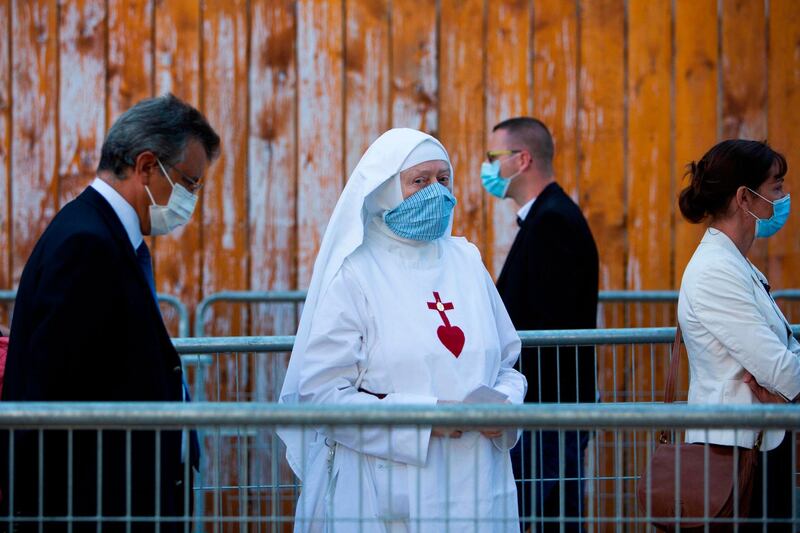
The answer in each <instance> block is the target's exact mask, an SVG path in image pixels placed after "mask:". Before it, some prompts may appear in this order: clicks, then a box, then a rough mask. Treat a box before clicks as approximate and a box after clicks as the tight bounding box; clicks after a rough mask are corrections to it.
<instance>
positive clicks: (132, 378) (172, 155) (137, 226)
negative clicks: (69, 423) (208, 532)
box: [0, 95, 219, 531]
mask: <svg viewBox="0 0 800 533" xmlns="http://www.w3.org/2000/svg"><path fill="white" fill-rule="evenodd" d="M218 151H219V137H218V136H217V134H216V133H215V132H214V130H213V129H212V128H211V126H210V125H209V124H208V122H207V121H206V119H205V118H204V117H203V116H202V114H200V112H199V111H197V110H196V109H194V108H193V107H191V106H190V105H188V104H186V103H184V102H182V101H180V100H179V99H177V98H175V97H174V96H172V95H165V96H162V97H158V98H152V99H148V100H143V101H141V102H139V103H138V104H136V105H135V106H134V107H132V108H131V109H129V110H128V111H126V112H125V113H123V114H122V115H121V116H120V117H119V119H118V120H117V121H116V122H115V123H114V125H113V126H112V127H111V129H110V130H109V132H108V135H107V137H106V139H105V141H104V143H103V148H102V154H101V159H100V163H99V165H98V169H97V178H96V179H95V180H94V182H93V183H92V184H91V185H90V186H89V187H87V188H86V190H84V191H83V192H82V193H81V194H80V195H79V196H78V197H77V198H76V199H75V200H73V201H71V202H69V203H68V204H66V205H65V206H64V207H63V209H61V211H60V212H59V213H58V214H57V215H56V216H55V218H54V219H53V221H52V222H51V223H50V225H49V226H48V227H47V229H46V230H45V232H44V233H43V235H42V236H41V238H40V239H39V241H38V243H37V244H36V246H35V247H34V250H33V252H32V253H31V256H30V258H29V259H28V262H27V264H26V265H25V269H24V270H23V273H22V277H21V279H20V283H19V289H18V291H17V299H16V304H15V308H14V316H13V322H12V324H11V331H12V334H11V338H10V346H9V352H8V360H7V366H6V374H5V386H4V387H3V393H2V399H3V400H4V401H48V402H49V401H56V402H64V401H109V402H131V401H172V402H175V401H182V400H186V399H187V398H186V389H185V381H184V379H183V375H182V369H181V361H180V358H179V356H178V354H177V352H176V351H175V349H174V347H173V346H172V343H171V342H170V338H169V335H168V333H167V330H166V328H165V326H164V322H163V320H162V317H161V312H160V311H159V307H158V303H157V301H156V298H155V285H154V282H153V270H152V263H151V259H150V253H149V250H148V248H147V244H146V243H145V242H144V238H143V236H145V235H163V234H165V233H167V232H169V231H170V230H172V229H174V228H176V227H178V226H179V225H181V224H183V223H186V222H187V221H188V220H189V218H190V217H191V214H192V211H193V209H194V204H195V201H196V199H197V196H196V193H197V191H198V190H199V188H200V186H201V181H202V178H203V176H204V175H205V173H206V169H207V168H208V166H209V165H210V163H211V162H212V161H213V160H214V159H215V158H216V157H217V154H218ZM8 441H9V439H8V433H5V435H0V457H2V458H3V459H2V460H1V461H0V469H1V470H0V488H2V492H3V495H4V498H3V502H2V506H1V508H0V520H2V519H3V518H4V517H6V516H8V513H9V509H8V506H9V500H10V495H11V490H13V509H12V510H11V513H12V514H13V515H14V517H15V522H14V527H15V528H16V530H20V531H27V530H29V529H30V530H37V529H38V526H39V525H40V524H39V522H40V520H38V519H37V518H36V517H37V516H44V517H65V516H71V517H75V518H74V520H75V522H74V524H73V526H72V531H97V530H98V525H99V526H100V527H101V528H102V530H103V531H113V530H123V531H124V530H125V529H126V526H127V525H130V526H131V529H132V530H133V531H152V530H154V528H155V525H154V521H153V517H154V516H160V517H177V518H173V520H172V521H170V520H169V519H163V518H159V520H161V521H162V524H161V531H172V530H176V531H177V530H183V517H185V516H186V514H188V513H189V512H190V510H189V508H188V507H187V505H186V504H187V503H188V502H190V501H191V498H190V496H191V486H190V485H191V483H190V479H191V475H190V474H189V473H190V471H191V469H190V468H189V464H192V465H193V466H194V467H195V468H196V467H197V458H198V454H199V448H198V446H197V441H196V437H195V438H187V437H186V434H185V433H183V434H182V432H180V431H163V432H161V434H160V443H159V442H156V441H157V435H156V434H155V432H153V431H133V432H131V433H129V434H126V432H125V431H113V430H109V431H103V432H96V431H95V432H93V431H83V430H82V431H73V432H72V433H71V434H68V433H67V432H66V431H55V430H49V431H46V432H44V433H43V435H42V436H41V438H40V434H39V433H38V432H37V431H35V430H34V431H22V430H17V431H15V432H14V434H13V460H12V461H11V463H12V464H13V472H10V471H9V468H8V466H9V465H8V459H7V457H9V455H8V454H9V450H8ZM159 450H160V451H159ZM128 458H129V459H128ZM40 461H41V471H40ZM12 475H13V476H12ZM157 476H158V477H157ZM12 477H13V479H12ZM40 480H41V482H40ZM40 512H41V515H40ZM98 515H99V516H102V517H104V518H108V517H116V519H115V520H101V523H100V524H98V523H97V520H96V519H94V520H92V518H89V517H96V516H98ZM126 515H129V516H132V517H133V518H132V520H130V522H129V521H128V520H124V519H120V518H119V517H121V516H126ZM148 517H149V518H148ZM142 519H144V520H142ZM42 522H43V526H44V527H43V528H44V530H45V531H67V525H66V523H65V522H66V521H65V522H59V521H58V520H52V518H50V519H49V520H47V521H42ZM7 528H8V524H7V523H6V524H5V525H4V527H3V528H0V530H5V529H7Z"/></svg>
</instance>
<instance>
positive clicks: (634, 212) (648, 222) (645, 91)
mask: <svg viewBox="0 0 800 533" xmlns="http://www.w3.org/2000/svg"><path fill="white" fill-rule="evenodd" d="M671 18H672V9H671V1H670V0H633V1H632V2H630V3H629V4H628V28H629V30H628V31H629V33H628V47H627V49H628V86H627V93H628V126H627V127H628V157H627V171H626V173H625V174H626V179H627V192H628V194H627V202H628V217H627V234H628V258H627V274H626V276H625V277H626V287H627V288H628V289H630V290H645V289H669V288H670V278H671V267H672V246H671V236H672V215H673V208H674V206H675V203H674V202H673V201H672V197H671V194H672V151H671V150H672V90H671V85H672V68H671V61H672V44H671V35H670V22H671ZM646 311H647V309H645V308H643V307H642V306H637V312H638V313H640V314H641V313H646ZM635 319H636V323H638V324H641V325H642V326H646V325H653V324H651V323H649V322H650V321H649V320H647V319H645V317H644V316H641V317H635Z"/></svg>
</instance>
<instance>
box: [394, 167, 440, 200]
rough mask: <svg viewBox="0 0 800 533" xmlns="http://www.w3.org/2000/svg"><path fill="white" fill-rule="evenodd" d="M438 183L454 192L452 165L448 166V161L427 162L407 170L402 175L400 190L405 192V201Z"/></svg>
mask: <svg viewBox="0 0 800 533" xmlns="http://www.w3.org/2000/svg"><path fill="white" fill-rule="evenodd" d="M436 181H438V182H439V183H441V184H442V185H444V186H445V187H447V188H448V189H450V190H451V191H452V190H453V185H452V184H451V182H450V165H448V164H447V161H425V162H424V163H420V164H418V165H414V166H413V167H411V168H407V169H405V170H404V171H402V172H401V173H400V190H401V191H402V192H403V200H405V199H406V198H408V197H409V196H411V195H412V194H414V193H415V192H417V191H419V190H422V189H424V188H425V187H427V186H428V185H433V183H434V182H436Z"/></svg>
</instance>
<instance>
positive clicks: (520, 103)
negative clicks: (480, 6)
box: [461, 0, 533, 277]
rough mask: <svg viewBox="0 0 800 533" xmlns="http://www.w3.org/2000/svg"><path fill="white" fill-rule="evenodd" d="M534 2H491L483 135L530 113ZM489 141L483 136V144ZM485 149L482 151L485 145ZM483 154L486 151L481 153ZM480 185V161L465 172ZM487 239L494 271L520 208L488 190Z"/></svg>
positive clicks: (513, 231) (489, 263) (486, 258)
mask: <svg viewBox="0 0 800 533" xmlns="http://www.w3.org/2000/svg"><path fill="white" fill-rule="evenodd" d="M531 10H532V6H531V5H530V3H529V2H528V1H527V0H503V1H501V2H489V3H488V4H487V12H486V16H487V21H486V24H487V27H488V28H491V31H489V32H487V34H486V57H487V61H486V82H485V92H486V122H485V136H488V135H489V133H491V131H492V128H493V127H494V126H495V124H497V123H499V122H501V121H503V120H505V119H507V118H511V117H517V116H522V115H528V114H529V113H530V109H531V94H532V90H531V89H532V80H533V70H532V66H531V61H530V55H531V32H530V20H531ZM485 147H486V143H485V137H484V150H485ZM484 150H482V152H483V151H484ZM481 160H483V156H482V155H481ZM461 179H462V180H469V181H470V182H471V183H477V184H478V185H479V186H480V163H478V166H477V167H475V168H473V167H470V168H469V169H467V170H466V172H465V173H463V174H462V175H461ZM482 194H483V196H484V202H485V203H484V205H485V209H486V233H485V237H484V238H485V239H486V242H487V243H490V245H488V246H486V248H485V249H486V250H487V252H485V255H484V258H483V261H484V263H485V264H486V265H487V267H488V268H489V270H490V272H492V273H493V274H494V276H495V277H496V276H498V275H499V274H500V270H501V269H502V267H503V263H505V260H506V255H508V250H509V249H510V248H511V244H512V243H513V242H514V237H515V236H516V234H517V230H518V229H519V226H517V214H516V212H517V209H519V207H520V206H518V205H516V204H515V203H514V201H513V200H511V199H504V200H499V199H497V198H495V197H494V196H491V195H489V194H488V193H486V192H483V193H482Z"/></svg>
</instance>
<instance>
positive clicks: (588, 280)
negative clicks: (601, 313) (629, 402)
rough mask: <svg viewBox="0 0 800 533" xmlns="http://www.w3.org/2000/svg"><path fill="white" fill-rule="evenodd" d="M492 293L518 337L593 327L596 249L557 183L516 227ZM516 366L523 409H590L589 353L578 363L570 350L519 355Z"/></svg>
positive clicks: (582, 353)
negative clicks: (541, 405)
mask: <svg viewBox="0 0 800 533" xmlns="http://www.w3.org/2000/svg"><path fill="white" fill-rule="evenodd" d="M497 289H498V291H499V292H500V296H501V297H502V299H503V302H504V303H505V306H506V309H508V314H509V315H510V316H511V320H512V322H513V323H514V327H516V328H517V330H537V329H583V328H594V327H596V326H597V290H598V255H597V247H596V246H595V243H594V239H593V238H592V233H591V231H590V230H589V225H588V224H587V223H586V219H585V218H584V217H583V214H582V213H581V211H580V208H579V207H578V206H577V205H576V204H575V202H573V201H572V199H571V198H570V197H569V196H568V195H567V194H566V193H565V192H564V191H563V189H562V188H561V187H560V186H559V185H558V184H557V183H551V184H550V185H548V186H547V187H545V189H544V190H543V191H542V193H541V194H540V195H539V196H538V197H537V198H536V201H535V202H534V203H533V207H532V208H531V210H530V212H529V213H528V216H527V217H526V218H525V220H524V221H523V222H522V226H521V227H520V229H519V232H518V233H517V236H516V238H515V239H514V244H513V246H512V247H511V250H510V251H509V254H508V257H507V259H506V262H505V265H504V266H503V270H502V272H501V273H500V277H499V278H498V280H497ZM576 361H577V365H576ZM520 366H521V370H522V372H523V373H524V374H525V377H526V378H527V379H528V393H527V396H526V401H527V402H575V401H581V402H594V401H595V393H596V391H595V361H594V351H593V349H592V348H591V347H587V348H581V349H580V350H578V353H577V356H576V350H575V348H561V349H559V350H558V353H557V351H556V349H554V348H547V349H541V350H537V349H535V348H534V349H523V351H522V356H521V357H520ZM540 371H541V373H540Z"/></svg>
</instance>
